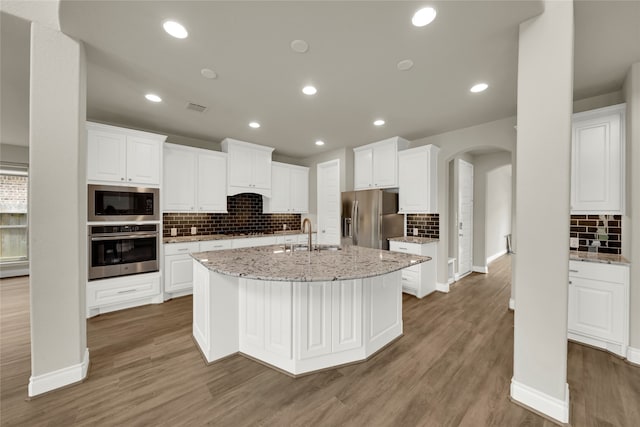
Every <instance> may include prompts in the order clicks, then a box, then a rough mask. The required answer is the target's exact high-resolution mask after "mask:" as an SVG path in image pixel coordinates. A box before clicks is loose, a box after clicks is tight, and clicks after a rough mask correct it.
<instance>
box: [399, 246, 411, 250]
mask: <svg viewBox="0 0 640 427" xmlns="http://www.w3.org/2000/svg"><path fill="white" fill-rule="evenodd" d="M398 249H400V250H401V251H408V250H409V249H407V248H403V247H401V246H400V247H398Z"/></svg>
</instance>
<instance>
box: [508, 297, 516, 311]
mask: <svg viewBox="0 0 640 427" xmlns="http://www.w3.org/2000/svg"><path fill="white" fill-rule="evenodd" d="M515 309H516V300H515V299H513V298H509V310H515Z"/></svg>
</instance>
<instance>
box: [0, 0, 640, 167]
mask: <svg viewBox="0 0 640 427" xmlns="http://www.w3.org/2000/svg"><path fill="white" fill-rule="evenodd" d="M425 4H426V3H425V2H404V1H390V2H382V1H350V2H347V1H345V2H337V1H319V2H312V1H298V2H285V1H258V2H247V1H233V2H220V1H177V2H172V1H160V2H157V1H155V2H151V1H138V2H130V1H104V2H102V1H62V2H61V5H60V23H61V28H62V30H63V31H64V32H65V33H67V34H69V35H71V36H73V37H76V38H78V39H80V40H82V41H84V42H85V45H86V49H87V60H88V99H87V115H88V118H89V119H92V120H96V121H101V122H108V123H114V124H119V125H123V126H128V127H134V128H139V129H147V130H151V131H157V132H160V133H167V134H172V135H180V136H185V137H191V138H197V139H202V140H207V141H212V142H219V141H220V140H222V139H223V138H225V137H227V136H230V137H233V138H236V139H241V140H245V141H250V142H255V143H258V144H262V145H268V146H272V147H275V148H276V153H278V154H280V155H285V156H290V157H305V156H309V155H313V154H316V153H318V152H321V151H329V150H332V149H336V148H339V147H344V146H358V145H362V144H366V143H369V142H373V141H377V140H380V139H384V138H386V137H390V136H394V135H400V136H402V137H404V138H407V139H409V140H415V139H418V138H422V137H426V136H430V135H435V134H438V133H442V132H445V131H449V130H453V129H459V128H463V127H466V126H472V125H475V124H480V123H484V122H487V121H491V120H496V119H500V118H503V117H507V116H511V115H514V114H515V112H516V81H517V80H516V79H517V43H518V24H519V23H520V22H522V21H524V20H526V19H528V18H530V17H532V16H535V15H537V14H539V13H541V12H542V10H543V4H542V2H541V1H447V2H428V4H430V5H435V7H436V9H437V11H438V16H437V18H436V19H435V21H434V22H433V23H431V24H430V25H428V26H426V27H423V28H416V27H413V26H412V25H411V23H410V20H411V16H412V14H413V12H414V11H415V10H417V9H418V8H420V7H421V6H424V5H425ZM2 15H3V21H2V24H3V25H2V40H3V44H2V48H3V52H2V59H3V61H2V64H1V65H2V76H3V77H2V78H3V80H2V86H3V93H2V99H3V101H2V102H3V107H4V106H5V90H4V88H6V87H7V86H6V85H5V80H4V79H5V77H4V75H5V64H6V63H7V61H5V60H4V59H5V51H4V47H5V43H4V41H5V35H6V32H5V25H4V23H5V17H4V15H5V14H2ZM166 19H175V20H177V21H179V22H181V23H182V24H184V25H185V26H186V27H187V30H188V31H189V37H188V38H186V39H183V40H179V39H174V38H172V37H170V36H168V35H167V34H166V33H165V32H164V31H163V29H162V22H163V21H165V20H166ZM637 22H640V2H637V1H632V2H627V1H621V2H617V1H616V2H614V1H589V2H583V1H580V2H577V3H576V4H575V59H574V60H575V81H574V90H575V92H574V98H575V99H582V98H585V97H590V96H595V95H600V94H603V93H608V92H612V91H616V90H619V89H620V88H621V87H622V83H623V80H624V76H625V74H626V72H627V70H628V68H629V66H630V64H632V63H634V62H637V61H640V43H639V42H638V40H640V26H638V25H637ZM13 30H15V31H18V30H19V29H18V28H14V29H13ZM16 38H18V37H15V36H12V39H16ZM295 39H303V40H305V41H306V42H307V43H308V44H309V50H308V52H307V53H305V54H300V53H296V52H294V51H292V50H291V48H290V43H291V41H292V40H295ZM27 46H28V32H27ZM12 54H15V55H18V56H20V52H13V53H12ZM404 59H411V60H412V61H413V62H414V66H413V68H412V69H410V70H408V71H398V69H397V68H396V64H397V63H398V62H399V61H400V60H404ZM9 62H12V61H9ZM17 62H21V61H17ZM16 67H17V65H16ZM27 68H28V64H27ZM202 68H210V69H212V70H214V71H215V72H216V73H217V78H216V79H213V80H208V79H205V78H203V77H202V76H201V75H200V70H201V69H202ZM23 75H24V73H23ZM27 79H28V72H27ZM479 81H486V82H487V83H488V84H489V89H488V90H487V91H485V92H483V93H479V94H472V93H470V92H469V88H470V87H471V85H473V84H474V83H476V82H479ZM306 84H314V85H315V86H316V87H317V88H318V93H317V94H316V95H315V96H311V97H310V96H306V95H303V94H302V93H301V88H302V87H303V86H304V85H306ZM20 87H22V86H20ZM149 92H153V93H156V94H158V95H160V96H161V97H162V98H163V102H162V103H158V104H154V103H150V102H148V101H147V100H145V99H144V94H146V93H149ZM27 94H28V82H27ZM7 95H11V96H12V97H13V96H17V94H14V93H11V94H7ZM26 97H28V95H26ZM7 98H8V96H7ZM189 102H193V103H196V104H200V105H204V106H206V107H207V110H206V111H205V112H204V113H197V112H194V111H190V110H187V109H186V105H187V103H189ZM7 105H10V106H13V105H16V106H19V105H21V104H20V103H19V102H17V103H16V102H7ZM3 111H4V108H3ZM20 111H24V107H22V108H21V109H20ZM4 114H5V113H4V112H3V125H4V121H5V120H4V119H5V116H4ZM16 114H17V113H16ZM377 118H383V119H385V120H386V124H385V125H384V126H382V127H375V126H373V124H372V122H373V120H374V119H377ZM254 120H255V121H258V122H260V123H261V125H262V126H261V127H260V128H259V129H251V128H250V127H249V126H248V123H249V122H250V121H254ZM2 132H3V136H2V141H3V142H7V141H9V140H7V139H5V130H4V126H3V131H2ZM317 139H322V140H324V141H325V142H326V145H325V146H323V147H317V146H315V145H314V141H315V140H317ZM25 141H26V138H25Z"/></svg>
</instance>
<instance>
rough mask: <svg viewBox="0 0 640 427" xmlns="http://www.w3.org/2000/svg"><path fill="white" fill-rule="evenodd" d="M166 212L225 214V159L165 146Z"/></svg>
mask: <svg viewBox="0 0 640 427" xmlns="http://www.w3.org/2000/svg"><path fill="white" fill-rule="evenodd" d="M162 198H163V208H164V211H165V212H227V155H226V154H225V153H220V152H218V151H211V150H203V149H199V148H191V147H185V146H182V145H175V144H165V147H164V180H163V191H162Z"/></svg>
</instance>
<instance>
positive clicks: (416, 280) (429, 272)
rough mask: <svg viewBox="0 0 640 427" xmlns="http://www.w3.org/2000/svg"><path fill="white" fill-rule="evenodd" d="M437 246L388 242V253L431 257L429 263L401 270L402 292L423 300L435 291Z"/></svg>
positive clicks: (434, 244) (432, 244)
mask: <svg viewBox="0 0 640 427" xmlns="http://www.w3.org/2000/svg"><path fill="white" fill-rule="evenodd" d="M437 246H438V245H437V242H430V243H424V244H419V243H405V242H397V241H393V240H392V241H390V242H389V250H390V251H394V252H402V253H405V254H413V255H422V256H429V257H431V261H427V262H423V263H420V264H417V265H413V266H411V267H407V268H403V269H402V291H403V292H405V293H408V294H411V295H415V296H417V297H418V298H423V297H424V296H426V295H429V294H430V293H432V292H433V291H435V290H436V265H437V253H438V250H437V249H438V247H437Z"/></svg>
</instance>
